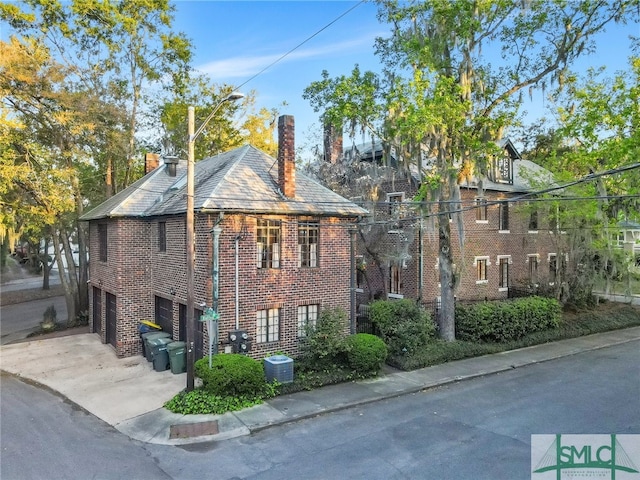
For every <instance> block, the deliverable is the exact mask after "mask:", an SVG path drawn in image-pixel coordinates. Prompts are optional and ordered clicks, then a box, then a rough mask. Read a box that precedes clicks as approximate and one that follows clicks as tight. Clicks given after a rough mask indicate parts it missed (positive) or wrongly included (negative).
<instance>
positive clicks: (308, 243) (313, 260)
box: [298, 220, 320, 267]
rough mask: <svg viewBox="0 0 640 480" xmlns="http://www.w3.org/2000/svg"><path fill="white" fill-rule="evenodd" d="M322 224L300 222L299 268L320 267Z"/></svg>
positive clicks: (313, 221)
mask: <svg viewBox="0 0 640 480" xmlns="http://www.w3.org/2000/svg"><path fill="white" fill-rule="evenodd" d="M319 238H320V223H319V222H318V221H317V220H310V221H301V222H298V266H299V267H317V266H318V243H319V242H318V240H319Z"/></svg>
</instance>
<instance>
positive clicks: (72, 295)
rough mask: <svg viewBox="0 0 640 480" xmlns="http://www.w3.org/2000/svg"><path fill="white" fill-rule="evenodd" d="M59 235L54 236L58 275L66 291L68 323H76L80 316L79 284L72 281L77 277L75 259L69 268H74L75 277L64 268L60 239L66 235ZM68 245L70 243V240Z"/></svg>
mask: <svg viewBox="0 0 640 480" xmlns="http://www.w3.org/2000/svg"><path fill="white" fill-rule="evenodd" d="M58 235H59V233H58V232H54V234H53V236H52V238H53V246H54V250H55V255H56V263H57V264H58V274H59V275H60V283H61V284H62V288H63V289H64V299H65V303H66V304H67V314H68V318H67V321H68V322H74V321H75V320H76V318H77V316H78V283H77V281H76V280H75V278H74V279H73V280H71V277H74V276H75V267H73V258H72V259H71V265H69V267H70V268H73V271H74V275H70V274H68V273H67V271H66V270H65V268H64V263H63V262H62V256H61V254H60V250H61V249H60V237H64V235H60V237H59V236H58ZM66 243H67V244H68V243H69V239H68V238H67V242H66ZM67 261H68V260H67Z"/></svg>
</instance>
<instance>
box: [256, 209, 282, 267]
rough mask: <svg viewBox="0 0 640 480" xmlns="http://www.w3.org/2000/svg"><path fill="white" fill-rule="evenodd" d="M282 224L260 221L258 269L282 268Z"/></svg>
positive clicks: (258, 231) (258, 226) (258, 223)
mask: <svg viewBox="0 0 640 480" xmlns="http://www.w3.org/2000/svg"><path fill="white" fill-rule="evenodd" d="M280 236H281V233H280V222H279V221H275V220H258V222H257V231H256V239H257V244H256V247H257V249H256V250H257V266H258V268H280Z"/></svg>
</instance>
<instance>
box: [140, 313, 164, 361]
mask: <svg viewBox="0 0 640 480" xmlns="http://www.w3.org/2000/svg"><path fill="white" fill-rule="evenodd" d="M160 330H162V327H160V325H157V324H155V323H153V322H150V321H149V320H141V321H140V323H139V324H138V332H139V333H140V341H141V342H142V356H143V357H145V358H147V352H146V348H147V346H146V344H145V341H144V338H143V337H142V335H143V334H145V333H156V332H159V331H160Z"/></svg>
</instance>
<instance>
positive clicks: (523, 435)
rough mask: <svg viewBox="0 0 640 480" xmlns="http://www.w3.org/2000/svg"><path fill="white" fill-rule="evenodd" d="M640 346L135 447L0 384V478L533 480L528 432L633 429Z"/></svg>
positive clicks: (639, 424) (31, 392)
mask: <svg viewBox="0 0 640 480" xmlns="http://www.w3.org/2000/svg"><path fill="white" fill-rule="evenodd" d="M639 347H640V342H630V343H627V344H624V345H619V346H615V347H609V348H605V349H601V350H596V351H592V352H586V353H582V354H578V355H573V356H570V357H565V358H562V359H559V360H554V361H550V362H545V363H541V364H535V365H531V366H528V367H522V368H517V369H514V370H512V371H509V372H505V373H501V374H496V375H490V376H487V377H483V378H477V379H474V380H469V381H464V382H460V383H456V384H452V385H449V386H447V387H442V388H438V389H435V390H429V391H424V392H420V393H417V394H413V395H406V396H402V397H399V398H395V399H392V400H387V401H382V402H376V403H372V404H369V405H366V406H363V407H358V408H351V409H346V410H344V411H341V412H338V413H333V414H327V415H321V416H318V417H315V418H313V419H309V420H305V421H301V422H297V423H295V424H290V425H285V426H282V427H275V428H270V429H267V430H264V431H262V432H259V433H257V434H254V435H252V436H249V437H240V438H236V439H232V440H228V441H223V442H211V443H203V444H194V445H190V446H185V447H170V446H161V445H150V444H142V443H139V442H135V441H131V440H129V439H128V438H127V437H125V436H124V435H122V434H120V433H119V432H117V431H115V430H113V429H111V428H110V427H108V426H106V425H105V424H103V423H102V422H100V421H98V420H96V419H95V418H94V417H92V416H90V415H87V414H85V413H83V412H81V411H77V410H76V409H74V407H73V406H72V405H69V404H66V403H64V402H63V401H61V400H60V399H59V398H58V397H56V396H55V395H52V394H51V393H49V392H47V391H44V390H40V389H37V388H34V387H31V386H28V385H23V384H21V383H20V382H19V381H17V380H15V379H13V378H7V377H3V378H2V389H1V390H0V395H1V397H0V399H1V402H0V404H1V408H2V411H1V418H2V431H1V437H0V444H1V448H2V462H1V464H0V476H1V478H2V479H3V480H14V479H23V478H29V479H38V478H69V479H84V478H105V479H110V478H128V479H156V478H158V479H163V478H173V479H201V478H215V479H216V480H225V479H252V480H253V479H265V480H276V479H277V480H282V479H359V478H362V479H365V478H366V479H374V480H375V479H385V480H387V479H427V478H429V479H431V478H433V479H456V480H458V479H460V480H465V479H469V480H482V479H490V480H500V479H509V480H517V479H530V478H531V473H530V472H531V467H530V463H531V461H530V458H531V449H530V440H531V434H537V433H546V434H555V433H585V434H587V433H618V434H621V433H635V434H640V371H639V365H640V348H639ZM638 463H640V462H638Z"/></svg>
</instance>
